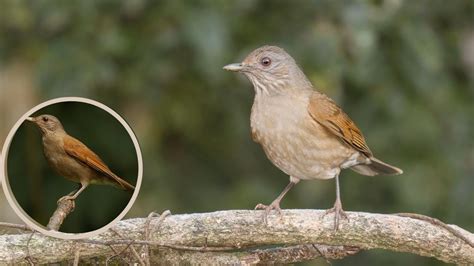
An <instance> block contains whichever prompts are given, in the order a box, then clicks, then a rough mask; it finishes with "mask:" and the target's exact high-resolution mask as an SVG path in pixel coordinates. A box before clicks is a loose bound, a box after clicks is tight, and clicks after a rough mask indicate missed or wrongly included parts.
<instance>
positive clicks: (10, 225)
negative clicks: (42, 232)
mask: <svg viewBox="0 0 474 266" xmlns="http://www.w3.org/2000/svg"><path fill="white" fill-rule="evenodd" d="M0 227H9V228H14V229H20V230H23V231H33V230H32V229H31V228H29V227H28V226H27V225H23V224H14V223H5V222H0Z"/></svg>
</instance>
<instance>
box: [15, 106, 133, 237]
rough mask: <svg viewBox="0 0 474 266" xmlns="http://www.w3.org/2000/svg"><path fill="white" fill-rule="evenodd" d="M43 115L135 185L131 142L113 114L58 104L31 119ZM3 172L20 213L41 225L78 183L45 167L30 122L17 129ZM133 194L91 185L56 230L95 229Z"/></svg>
mask: <svg viewBox="0 0 474 266" xmlns="http://www.w3.org/2000/svg"><path fill="white" fill-rule="evenodd" d="M42 114H51V115H54V116H56V117H57V118H58V119H59V120H60V121H61V123H62V124H63V126H64V129H65V130H66V132H68V134H70V135H71V136H73V137H75V138H77V139H79V140H80V141H81V142H83V143H84V144H85V145H86V146H88V147H89V148H90V149H91V150H93V151H94V152H95V153H96V154H98V155H99V157H101V158H102V160H103V161H104V162H105V163H106V164H107V165H108V166H109V168H110V169H112V171H113V172H114V173H116V174H117V175H118V176H120V177H122V178H124V179H125V180H127V181H128V182H129V183H131V184H135V183H136V179H137V173H138V163H137V156H136V152H135V148H134V146H133V142H132V140H131V139H130V136H129V135H128V133H127V131H126V130H125V129H124V128H123V126H122V125H121V124H120V122H118V121H117V120H116V119H115V118H114V117H113V116H112V115H110V114H108V113H107V112H105V111H104V110H102V109H100V108H98V107H95V106H93V105H89V104H86V103H76V102H63V103H56V104H53V105H50V106H48V107H45V108H42V109H41V110H39V111H37V112H35V113H34V114H33V116H38V115H42ZM63 117H67V118H68V119H63ZM7 169H8V170H7V171H8V180H9V184H10V188H11V192H12V193H13V195H14V196H15V199H16V201H17V202H18V204H19V205H20V206H21V208H22V209H23V211H24V213H26V214H27V215H28V216H30V217H31V218H33V220H35V221H36V222H38V223H40V224H41V225H43V226H46V225H47V224H48V221H49V218H50V217H51V215H52V214H53V212H54V210H56V208H57V205H56V201H57V200H59V198H60V197H62V196H65V195H67V194H68V193H69V192H72V191H74V190H75V189H77V188H78V183H74V182H72V181H69V180H66V179H65V178H63V177H62V176H60V175H58V174H57V173H56V172H54V171H53V170H52V169H51V168H50V167H49V165H48V163H47V161H46V158H45V157H44V155H43V145H42V141H41V132H40V130H39V129H38V128H37V126H36V125H34V124H33V123H30V122H28V121H25V122H24V123H23V124H22V125H21V126H20V127H19V129H18V131H17V133H16V134H15V137H14V138H13V140H12V142H11V145H10V148H9V153H8V165H7ZM131 196H132V194H131V193H128V192H125V191H121V190H119V189H117V188H115V187H112V186H97V185H90V186H88V187H87V189H85V190H84V191H83V192H82V193H81V195H80V196H79V197H78V198H77V200H76V201H75V202H76V208H75V209H74V212H72V213H71V214H70V215H69V216H68V217H67V219H66V220H65V221H64V223H63V225H62V226H61V230H60V231H61V232H68V233H84V232H90V231H93V230H96V229H99V228H101V227H103V226H105V225H107V224H108V223H110V222H111V221H112V220H114V219H115V218H116V217H117V216H118V215H119V214H120V213H121V212H122V211H123V209H124V208H125V206H126V205H127V203H128V202H129V200H130V197H131Z"/></svg>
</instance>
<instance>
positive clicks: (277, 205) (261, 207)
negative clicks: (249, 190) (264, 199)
mask: <svg viewBox="0 0 474 266" xmlns="http://www.w3.org/2000/svg"><path fill="white" fill-rule="evenodd" d="M296 183H298V181H294V180H293V179H292V178H290V183H289V184H288V185H287V186H286V187H285V189H284V190H283V191H282V192H281V193H280V195H278V197H277V198H276V199H275V200H274V201H273V202H272V203H271V204H270V205H268V206H267V205H264V204H262V203H259V204H257V206H255V210H265V213H264V214H263V221H264V222H265V224H267V222H268V221H267V216H268V214H269V213H270V211H271V210H275V211H277V212H278V214H280V216H281V215H282V214H281V208H280V201H281V200H282V199H283V197H284V196H285V194H286V193H287V192H288V191H290V189H291V188H292V187H293V186H294V185H295V184H296Z"/></svg>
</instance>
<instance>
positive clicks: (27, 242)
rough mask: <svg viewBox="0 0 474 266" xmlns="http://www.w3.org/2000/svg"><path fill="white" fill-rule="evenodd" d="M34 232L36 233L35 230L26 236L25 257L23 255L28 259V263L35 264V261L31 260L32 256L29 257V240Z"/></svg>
mask: <svg viewBox="0 0 474 266" xmlns="http://www.w3.org/2000/svg"><path fill="white" fill-rule="evenodd" d="M35 233H36V232H35V231H33V232H31V234H30V236H29V237H28V240H27V241H26V257H25V260H26V261H28V263H29V264H30V265H35V263H34V261H33V257H31V255H30V241H31V239H32V238H33V235H34V234H35Z"/></svg>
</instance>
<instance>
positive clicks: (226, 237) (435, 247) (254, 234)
mask: <svg viewBox="0 0 474 266" xmlns="http://www.w3.org/2000/svg"><path fill="white" fill-rule="evenodd" d="M323 213H324V212H323V211H319V210H285V211H283V216H282V217H281V219H280V217H279V216H278V215H270V216H269V219H268V225H265V224H263V223H262V212H261V211H245V210H238V211H220V212H213V213H202V214H183V215H172V216H168V217H166V218H164V219H160V218H151V219H152V220H151V222H150V227H151V228H152V230H149V228H148V229H147V227H146V224H147V223H146V221H147V219H145V218H136V219H129V220H125V221H121V222H119V223H118V224H117V225H116V226H115V228H114V230H115V231H116V232H119V233H120V235H121V236H123V237H126V238H127V239H123V238H118V234H117V233H114V232H110V231H109V232H107V233H104V234H102V235H100V236H98V237H95V238H93V239H89V240H81V241H79V242H78V241H65V240H59V239H53V238H48V237H45V236H41V235H39V234H35V235H34V236H33V237H32V239H31V241H30V243H29V255H30V258H33V259H34V260H33V261H34V262H37V263H50V262H56V261H64V260H74V257H75V252H74V251H75V250H78V249H80V251H81V252H80V256H81V259H86V258H91V257H107V256H110V255H113V254H114V253H113V250H112V249H111V248H110V245H114V247H116V245H117V246H120V247H122V250H123V248H125V247H126V246H127V245H129V246H130V245H133V246H135V247H138V248H139V250H142V248H141V247H144V246H145V245H146V244H148V245H149V246H150V247H151V251H152V254H151V256H152V258H151V260H152V261H158V260H160V259H161V260H168V259H170V260H171V261H172V260H176V259H180V258H179V257H180V256H172V254H173V253H174V254H180V255H181V261H172V262H192V258H196V257H198V256H201V257H202V256H207V257H209V258H212V256H215V257H217V256H220V255H226V256H227V257H232V258H228V259H232V260H231V261H229V262H234V263H237V262H238V261H241V262H243V261H247V260H245V258H247V259H248V258H249V256H250V257H251V256H254V254H256V253H258V251H256V250H255V249H257V248H258V249H259V250H264V251H265V252H266V254H271V253H269V252H270V250H268V249H265V247H267V246H270V245H272V246H284V245H290V246H296V245H304V244H312V243H318V244H322V245H330V246H339V247H337V248H342V249H344V250H346V251H350V249H351V248H353V247H358V248H361V249H374V248H380V249H386V250H392V251H397V252H410V253H413V254H418V255H421V256H428V257H435V258H437V259H439V260H442V261H445V262H450V263H456V264H472V263H474V248H473V247H472V246H470V244H468V243H467V242H466V241H465V240H463V239H461V238H459V237H458V236H456V235H455V234H453V233H452V232H450V231H448V230H446V229H445V228H443V227H440V226H438V225H435V224H432V223H430V222H427V221H422V220H418V219H413V218H409V217H400V216H395V215H382V214H370V213H360V212H347V214H348V216H349V221H347V220H342V221H341V224H340V228H339V230H338V231H337V232H334V230H333V216H332V215H327V216H325V217H323ZM158 221H159V224H158V225H157V223H158ZM450 227H452V228H454V229H455V230H456V232H458V233H459V234H461V235H463V236H464V237H465V238H466V239H467V240H469V241H470V242H474V235H473V234H472V233H469V232H467V231H465V230H463V229H461V228H458V227H456V226H450ZM145 231H148V234H149V236H148V237H147V238H146V237H145ZM28 236H29V235H9V236H0V264H2V263H16V262H21V261H24V259H25V257H26V256H27V249H26V247H25V246H26V241H27V239H28ZM78 246H79V247H78ZM305 247H306V248H307V247H308V246H307V245H306V246H305ZM282 250H283V249H281V248H280V249H279V250H277V253H278V252H280V253H282V254H286V255H285V256H287V255H288V254H290V253H288V252H286V253H285V252H284V251H282ZM354 250H357V249H356V248H354ZM206 251H208V252H206ZM224 251H226V252H224ZM277 253H274V254H277ZM170 254H171V255H170ZM349 254H350V252H348V254H347V255H349ZM139 255H140V256H142V254H139ZM193 256H194V257H193ZM263 257H265V256H263ZM132 258H133V257H132ZM171 258H173V259H171ZM186 259H187V260H186ZM303 259H304V258H303ZM216 261H217V260H216ZM288 261H290V260H288Z"/></svg>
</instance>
